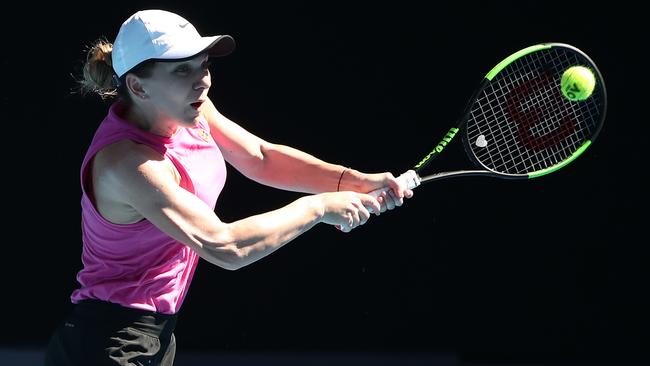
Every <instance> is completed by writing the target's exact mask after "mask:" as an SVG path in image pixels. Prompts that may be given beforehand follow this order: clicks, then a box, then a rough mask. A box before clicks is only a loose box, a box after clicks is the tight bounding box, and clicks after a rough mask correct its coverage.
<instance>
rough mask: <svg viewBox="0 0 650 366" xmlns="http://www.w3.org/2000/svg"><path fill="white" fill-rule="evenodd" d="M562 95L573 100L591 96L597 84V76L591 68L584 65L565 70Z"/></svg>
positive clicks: (561, 82) (561, 83)
mask: <svg viewBox="0 0 650 366" xmlns="http://www.w3.org/2000/svg"><path fill="white" fill-rule="evenodd" d="M560 86H561V88H562V95H564V97H565V98H567V99H569V100H571V101H574V102H575V101H579V100H585V99H587V98H589V96H590V95H591V93H592V92H593V91H594V87H595V86H596V77H595V76H594V73H593V71H591V69H589V68H587V67H584V66H572V67H569V68H568V69H566V71H564V74H562V80H561V81H560Z"/></svg>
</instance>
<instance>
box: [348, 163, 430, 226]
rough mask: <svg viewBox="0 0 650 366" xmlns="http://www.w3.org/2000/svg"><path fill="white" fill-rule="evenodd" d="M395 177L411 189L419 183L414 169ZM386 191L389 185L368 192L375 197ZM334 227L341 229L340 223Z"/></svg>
mask: <svg viewBox="0 0 650 366" xmlns="http://www.w3.org/2000/svg"><path fill="white" fill-rule="evenodd" d="M396 179H397V180H399V181H401V182H402V183H404V184H405V185H406V188H408V189H413V188H415V187H417V186H419V185H420V177H419V176H418V175H417V173H416V172H415V170H412V169H411V170H408V171H406V172H404V173H402V175H400V176H399V177H397V178H396ZM388 191H390V187H384V188H379V189H375V190H374V191H372V192H370V193H368V194H369V195H371V196H373V197H375V198H377V197H379V196H380V195H381V194H382V192H388ZM370 213H373V211H372V210H371V211H370ZM336 227H337V228H338V229H339V230H341V225H336Z"/></svg>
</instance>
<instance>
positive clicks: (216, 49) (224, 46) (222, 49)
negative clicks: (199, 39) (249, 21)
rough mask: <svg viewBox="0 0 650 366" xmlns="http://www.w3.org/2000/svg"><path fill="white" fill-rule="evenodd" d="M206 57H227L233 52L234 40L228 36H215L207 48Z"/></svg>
mask: <svg viewBox="0 0 650 366" xmlns="http://www.w3.org/2000/svg"><path fill="white" fill-rule="evenodd" d="M207 48H208V55H210V56H212V57H222V56H228V55H229V54H231V53H232V51H234V50H235V39H234V38H232V37H231V36H229V35H227V34H226V35H223V36H217V39H215V40H214V42H212V43H211V44H210V45H209V46H208V47H207Z"/></svg>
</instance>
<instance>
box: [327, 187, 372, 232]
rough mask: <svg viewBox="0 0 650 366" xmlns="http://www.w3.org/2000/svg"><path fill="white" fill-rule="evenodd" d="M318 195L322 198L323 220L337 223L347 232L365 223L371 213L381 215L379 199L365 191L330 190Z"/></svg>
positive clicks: (333, 223)
mask: <svg viewBox="0 0 650 366" xmlns="http://www.w3.org/2000/svg"><path fill="white" fill-rule="evenodd" d="M316 196H318V197H319V198H320V199H321V202H322V204H323V208H324V214H323V217H322V219H321V222H324V223H326V224H330V225H336V227H337V228H339V229H340V230H341V231H343V232H346V233H347V232H350V231H351V230H352V229H354V228H356V227H357V226H360V225H363V224H365V223H366V221H368V219H369V218H370V214H371V213H375V214H376V215H379V213H380V212H381V205H380V204H379V202H378V201H377V199H376V198H374V197H372V196H371V195H368V194H365V193H357V192H351V191H345V192H328V193H321V194H318V195H316Z"/></svg>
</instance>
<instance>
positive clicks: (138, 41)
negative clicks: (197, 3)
mask: <svg viewBox="0 0 650 366" xmlns="http://www.w3.org/2000/svg"><path fill="white" fill-rule="evenodd" d="M208 49H209V51H208V52H209V55H210V56H217V57H219V56H226V55H228V54H230V53H231V52H232V51H233V50H234V49H235V40H234V39H233V38H232V37H231V36H229V35H220V36H210V37H202V36H201V35H200V34H199V32H198V31H197V30H196V28H194V26H193V25H192V24H191V23H190V22H188V21H187V20H185V18H183V17H181V16H179V15H177V14H174V13H171V12H168V11H165V10H156V9H155V10H141V11H138V12H137V13H135V14H133V15H131V16H130V17H129V18H128V19H127V20H126V21H124V23H122V26H121V27H120V31H119V32H118V34H117V37H116V38H115V42H113V51H112V56H111V58H112V62H113V70H115V73H116V74H117V77H122V75H124V74H126V73H127V72H128V71H129V70H131V69H132V68H134V67H135V66H137V65H138V64H140V63H141V62H143V61H146V60H151V59H156V60H178V59H185V58H190V57H192V56H195V55H197V54H199V53H201V52H203V51H205V50H208Z"/></svg>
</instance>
